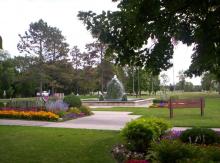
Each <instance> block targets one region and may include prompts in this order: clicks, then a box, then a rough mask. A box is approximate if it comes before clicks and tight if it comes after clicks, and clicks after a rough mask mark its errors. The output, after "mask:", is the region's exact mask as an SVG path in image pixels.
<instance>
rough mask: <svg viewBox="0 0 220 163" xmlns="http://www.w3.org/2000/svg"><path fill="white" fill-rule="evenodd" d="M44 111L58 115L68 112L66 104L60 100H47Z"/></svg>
mask: <svg viewBox="0 0 220 163" xmlns="http://www.w3.org/2000/svg"><path fill="white" fill-rule="evenodd" d="M45 107H46V110H47V111H50V112H53V113H58V112H60V111H67V110H68V104H66V103H65V102H63V101H62V100H56V101H53V100H49V101H48V102H47V103H46V104H45Z"/></svg>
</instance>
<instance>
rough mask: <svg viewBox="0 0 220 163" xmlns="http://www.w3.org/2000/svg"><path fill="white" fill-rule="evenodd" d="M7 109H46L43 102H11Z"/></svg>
mask: <svg viewBox="0 0 220 163" xmlns="http://www.w3.org/2000/svg"><path fill="white" fill-rule="evenodd" d="M7 107H9V108H18V110H19V108H20V109H27V110H28V108H36V109H42V108H43V107H44V102H43V101H42V100H10V101H9V102H8V103H7Z"/></svg>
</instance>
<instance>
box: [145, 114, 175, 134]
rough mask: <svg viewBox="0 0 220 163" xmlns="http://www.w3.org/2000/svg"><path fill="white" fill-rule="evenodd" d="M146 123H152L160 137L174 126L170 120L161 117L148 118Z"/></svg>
mask: <svg viewBox="0 0 220 163" xmlns="http://www.w3.org/2000/svg"><path fill="white" fill-rule="evenodd" d="M144 123H147V124H150V125H151V126H152V127H153V128H154V131H155V134H156V136H157V137H158V138H160V137H161V136H163V135H164V134H165V132H166V131H167V130H168V129H170V128H171V127H172V125H171V124H170V123H169V122H168V121H166V120H164V119H160V118H148V119H147V118H146V119H144Z"/></svg>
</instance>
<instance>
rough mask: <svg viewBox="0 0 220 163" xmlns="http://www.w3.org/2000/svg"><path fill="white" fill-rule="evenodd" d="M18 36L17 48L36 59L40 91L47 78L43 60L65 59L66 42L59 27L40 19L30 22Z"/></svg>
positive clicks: (66, 51)
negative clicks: (26, 28) (25, 29)
mask: <svg viewBox="0 0 220 163" xmlns="http://www.w3.org/2000/svg"><path fill="white" fill-rule="evenodd" d="M19 37H20V41H19V43H18V45H17V48H18V50H19V51H20V52H21V53H25V54H26V55H31V56H36V57H37V59H38V60H37V66H38V71H37V72H38V74H37V76H38V77H39V79H40V82H39V83H40V92H42V89H43V83H44V84H45V82H46V80H48V79H49V76H48V74H46V73H45V70H44V67H45V66H47V65H45V62H47V61H53V62H55V61H57V60H60V59H65V57H66V56H67V53H68V51H69V49H68V44H67V43H65V38H64V36H62V34H61V31H60V30H59V29H57V28H55V27H51V26H49V25H48V24H47V23H46V22H44V21H43V20H42V19H40V20H39V21H38V22H35V23H31V24H30V26H29V29H28V31H26V32H25V34H24V35H23V36H22V35H19Z"/></svg>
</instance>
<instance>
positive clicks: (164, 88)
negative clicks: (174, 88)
mask: <svg viewBox="0 0 220 163" xmlns="http://www.w3.org/2000/svg"><path fill="white" fill-rule="evenodd" d="M160 77H161V78H162V83H161V85H162V90H163V92H164V94H166V86H167V84H168V83H169V77H168V75H167V74H165V73H163V74H161V76H160Z"/></svg>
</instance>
